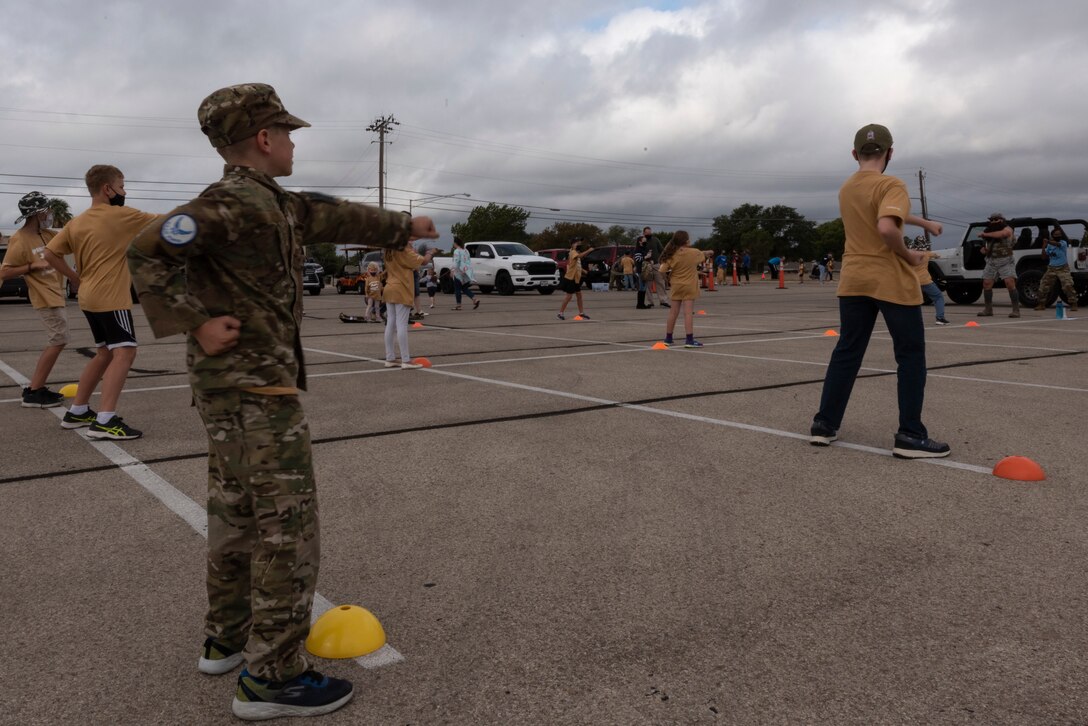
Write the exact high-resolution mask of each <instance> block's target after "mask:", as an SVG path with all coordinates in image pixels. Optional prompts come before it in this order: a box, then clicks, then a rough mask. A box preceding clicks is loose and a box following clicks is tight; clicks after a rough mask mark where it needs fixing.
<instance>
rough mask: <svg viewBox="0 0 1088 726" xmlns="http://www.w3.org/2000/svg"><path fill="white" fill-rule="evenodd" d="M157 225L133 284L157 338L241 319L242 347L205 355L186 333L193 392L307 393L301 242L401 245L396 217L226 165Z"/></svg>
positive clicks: (139, 253)
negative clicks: (215, 320) (273, 389)
mask: <svg viewBox="0 0 1088 726" xmlns="http://www.w3.org/2000/svg"><path fill="white" fill-rule="evenodd" d="M164 220H165V221H163V222H162V224H152V225H151V226H150V227H148V228H147V229H145V230H144V231H143V232H142V233H140V235H139V236H137V237H136V239H135V240H133V242H132V244H131V246H130V247H129V249H128V263H129V268H130V270H131V271H132V280H133V283H134V284H135V286H136V291H137V293H138V294H139V296H140V303H141V304H142V305H143V309H144V312H145V313H146V314H147V319H148V322H149V323H150V324H151V330H152V332H153V333H154V334H155V337H156V338H161V337H164V336H167V335H174V334H176V333H184V332H188V331H191V330H193V329H194V328H196V327H199V326H200V325H201V324H202V323H204V322H205V321H206V320H208V319H209V318H212V317H217V316H220V315H231V316H233V317H235V318H237V319H238V320H240V321H241V323H242V326H241V331H240V337H239V339H238V345H237V346H235V347H234V348H232V349H231V350H229V351H227V352H226V353H222V354H220V355H214V356H213V355H208V354H206V353H205V352H204V350H203V349H202V348H201V347H200V344H199V343H197V341H196V339H195V338H194V337H193V336H192V335H190V336H188V346H187V357H186V360H187V364H188V368H189V381H190V383H191V384H192V386H193V389H194V390H196V391H202V392H214V391H222V390H231V389H239V388H253V387H266V386H268V387H288V388H289V387H298V388H301V389H305V388H306V368H305V363H304V360H303V355H302V340H301V336H300V334H299V328H300V326H301V324H302V292H303V288H302V262H303V259H304V255H303V248H302V246H303V245H304V244H315V243H320V242H332V243H334V244H347V243H351V244H366V245H374V246H377V247H403V246H404V244H405V243H406V242H407V241H408V232H409V225H410V221H409V219H408V217H407V216H405V215H403V214H401V213H399V212H387V211H384V210H381V209H377V208H375V207H368V206H364V205H362V204H353V203H350V202H345V201H341V200H338V199H333V198H332V197H326V196H323V195H319V194H311V193H301V194H300V193H296V192H288V191H285V190H284V189H283V188H282V187H280V186H279V184H277V183H276V182H275V180H273V179H272V177H270V176H268V175H267V174H264V173H263V172H260V171H257V170H255V169H251V168H248V167H242V166H232V165H227V166H226V168H225V169H224V172H223V178H222V179H221V180H220V181H218V182H216V183H215V184H212V185H211V186H210V187H208V188H207V189H205V190H204V192H203V193H202V194H201V195H200V196H199V197H197V198H196V199H194V200H192V201H191V202H189V203H188V204H184V205H182V206H180V207H178V208H177V209H175V210H174V211H172V212H170V213H169V214H167V215H166V216H165V218H164Z"/></svg>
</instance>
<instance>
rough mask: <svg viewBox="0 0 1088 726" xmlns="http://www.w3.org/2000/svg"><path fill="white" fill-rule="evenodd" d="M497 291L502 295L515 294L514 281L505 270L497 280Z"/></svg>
mask: <svg viewBox="0 0 1088 726" xmlns="http://www.w3.org/2000/svg"><path fill="white" fill-rule="evenodd" d="M495 289H496V290H498V291H499V294H500V295H513V294H514V281H513V280H511V279H510V273H508V272H506V270H503V271H502V272H500V273H499V276H498V277H496V278H495Z"/></svg>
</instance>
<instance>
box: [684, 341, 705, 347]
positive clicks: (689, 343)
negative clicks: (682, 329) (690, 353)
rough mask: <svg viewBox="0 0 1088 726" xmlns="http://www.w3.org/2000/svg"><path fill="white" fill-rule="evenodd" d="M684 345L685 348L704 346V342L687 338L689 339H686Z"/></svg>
mask: <svg viewBox="0 0 1088 726" xmlns="http://www.w3.org/2000/svg"><path fill="white" fill-rule="evenodd" d="M684 347H685V348H702V347H703V344H702V343H700V342H699V341H698V340H687V341H684Z"/></svg>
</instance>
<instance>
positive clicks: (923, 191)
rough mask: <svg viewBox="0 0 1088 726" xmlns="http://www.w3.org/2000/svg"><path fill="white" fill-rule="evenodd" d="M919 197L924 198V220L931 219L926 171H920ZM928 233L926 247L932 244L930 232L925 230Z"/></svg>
mask: <svg viewBox="0 0 1088 726" xmlns="http://www.w3.org/2000/svg"><path fill="white" fill-rule="evenodd" d="M918 196H920V197H921V198H922V219H929V207H928V206H926V172H925V170H924V169H919V170H918ZM924 231H925V233H926V245H927V246H928V245H929V244H930V240H929V230H928V229H927V230H924Z"/></svg>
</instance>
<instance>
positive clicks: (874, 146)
mask: <svg viewBox="0 0 1088 726" xmlns="http://www.w3.org/2000/svg"><path fill="white" fill-rule="evenodd" d="M890 148H892V132H891V131H888V127H887V126H881V125H880V124H869V125H868V126H862V127H861V128H860V129H858V132H857V133H856V134H854V151H856V152H858V153H859V154H879V153H881V152H884V151H887V150H888V149H890Z"/></svg>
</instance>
